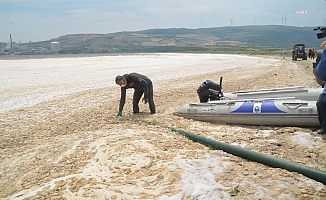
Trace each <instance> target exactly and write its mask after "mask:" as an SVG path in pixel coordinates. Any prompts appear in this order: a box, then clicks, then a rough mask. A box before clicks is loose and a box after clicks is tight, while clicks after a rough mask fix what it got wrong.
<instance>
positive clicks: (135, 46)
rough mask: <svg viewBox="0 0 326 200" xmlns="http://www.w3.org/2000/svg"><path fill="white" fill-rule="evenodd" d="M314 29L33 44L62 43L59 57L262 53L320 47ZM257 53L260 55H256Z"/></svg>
mask: <svg viewBox="0 0 326 200" xmlns="http://www.w3.org/2000/svg"><path fill="white" fill-rule="evenodd" d="M313 28H314V27H293V26H280V25H266V26H259V25H255V26H229V27H216V28H200V29H186V28H171V29H150V30H143V31H133V32H118V33H110V34H73V35H65V36H61V37H59V38H54V39H51V40H48V41H43V42H35V43H32V46H33V47H34V48H37V47H45V48H49V46H50V43H51V42H52V41H56V42H60V46H61V50H60V52H59V53H111V52H116V53H135V52H136V53H141V52H209V53H220V52H229V51H232V52H235V53H241V52H242V51H246V52H249V53H250V52H253V53H255V51H258V50H260V49H274V50H277V51H278V50H279V49H283V48H284V49H288V50H289V49H291V48H292V46H293V44H295V43H304V44H306V47H308V48H310V47H319V45H320V43H321V40H318V39H317V37H316V34H317V33H318V32H316V31H313ZM256 53H257V52H256Z"/></svg>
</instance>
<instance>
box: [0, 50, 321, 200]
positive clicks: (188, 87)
mask: <svg viewBox="0 0 326 200" xmlns="http://www.w3.org/2000/svg"><path fill="white" fill-rule="evenodd" d="M0 59H1V58H0ZM312 62H314V61H313V60H310V59H308V60H307V61H301V60H299V61H296V62H293V61H292V60H291V58H286V59H285V60H282V59H281V57H274V56H245V55H213V54H205V55H200V54H139V55H120V56H93V57H92V56H89V57H80V58H78V57H74V58H44V59H26V60H20V59H18V60H17V59H12V60H0V70H1V74H0V93H1V96H0V158H1V161H0V183H1V185H2V187H0V198H1V199H10V200H12V199H103V200H108V199H112V200H115V199H117V200H122V199H159V200H178V199H184V200H190V199H202V200H206V199H325V198H326V187H325V185H324V184H322V183H320V182H317V181H315V180H313V179H310V178H307V177H305V176H303V175H301V174H298V173H295V172H289V171H287V170H283V169H278V168H272V167H269V166H266V165H263V164H260V163H256V162H251V161H249V160H246V159H243V158H240V157H236V156H233V155H231V154H228V153H225V152H223V151H220V150H211V149H210V148H209V147H206V146H204V145H202V144H199V143H194V142H193V141H191V140H189V139H187V138H185V137H184V136H182V135H180V134H178V133H176V132H172V131H171V130H169V129H166V128H164V127H162V126H158V125H156V124H160V125H166V126H170V127H173V128H176V129H180V130H184V131H188V132H190V133H193V134H197V135H200V136H204V137H207V138H210V139H213V140H216V141H221V142H225V143H228V144H232V145H236V146H240V147H243V148H246V149H250V150H253V151H256V152H260V153H263V154H267V155H271V156H275V157H277V158H281V159H284V160H289V161H293V162H296V163H300V164H303V165H306V166H309V167H312V168H316V169H319V170H323V171H326V135H319V134H317V132H316V131H317V129H318V128H319V127H316V128H302V127H273V126H243V125H227V124H212V123H207V122H199V121H193V120H189V119H184V118H180V117H178V116H175V115H173V112H174V111H176V110H177V109H178V108H179V107H181V106H182V105H184V104H186V103H191V102H198V101H199V100H198V96H197V93H196V89H197V88H198V87H199V85H200V84H201V83H202V82H203V81H205V80H206V79H210V80H213V81H215V82H219V79H220V77H221V76H223V92H235V91H244V90H249V89H250V90H253V89H262V88H276V87H289V86H316V87H319V86H318V85H317V84H316V82H315V79H314V76H313V75H312V69H311V65H312ZM131 72H138V73H141V74H145V75H147V76H148V77H149V78H151V79H152V81H153V83H154V101H155V104H156V109H157V114H155V115H150V111H149V108H148V105H144V104H142V103H140V111H141V113H140V114H138V115H134V114H132V94H133V90H132V89H130V90H129V91H128V93H127V100H126V104H125V107H124V110H123V116H122V117H116V115H117V113H118V107H119V99H120V87H119V86H117V85H115V82H114V78H115V76H116V75H123V74H125V73H131Z"/></svg>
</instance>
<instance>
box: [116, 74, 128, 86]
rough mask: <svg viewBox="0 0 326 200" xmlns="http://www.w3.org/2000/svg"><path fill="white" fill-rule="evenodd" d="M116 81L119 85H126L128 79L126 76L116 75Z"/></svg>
mask: <svg viewBox="0 0 326 200" xmlns="http://www.w3.org/2000/svg"><path fill="white" fill-rule="evenodd" d="M115 83H116V84H117V85H120V86H121V87H126V85H127V80H126V78H125V77H124V76H117V77H115Z"/></svg>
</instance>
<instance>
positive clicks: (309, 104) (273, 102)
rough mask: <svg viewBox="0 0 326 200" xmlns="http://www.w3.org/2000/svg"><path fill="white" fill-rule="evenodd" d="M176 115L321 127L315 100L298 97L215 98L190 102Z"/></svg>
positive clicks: (233, 122)
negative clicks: (204, 101) (203, 101)
mask: <svg viewBox="0 0 326 200" xmlns="http://www.w3.org/2000/svg"><path fill="white" fill-rule="evenodd" d="M174 114H175V115H177V116H180V117H184V118H189V119H193V120H199V121H206V122H213V123H226V124H240V125H265V126H297V127H318V126H320V125H319V121H318V113H317V107H316V101H310V100H301V99H296V98H290V97H287V98H264V99H258V98H257V99H242V100H241V99H237V100H215V101H209V102H207V103H190V104H186V105H184V106H182V107H181V108H179V109H178V110H177V111H176V112H175V113H174Z"/></svg>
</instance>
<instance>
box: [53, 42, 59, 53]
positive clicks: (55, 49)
mask: <svg viewBox="0 0 326 200" xmlns="http://www.w3.org/2000/svg"><path fill="white" fill-rule="evenodd" d="M51 50H52V51H60V43H59V42H51Z"/></svg>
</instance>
